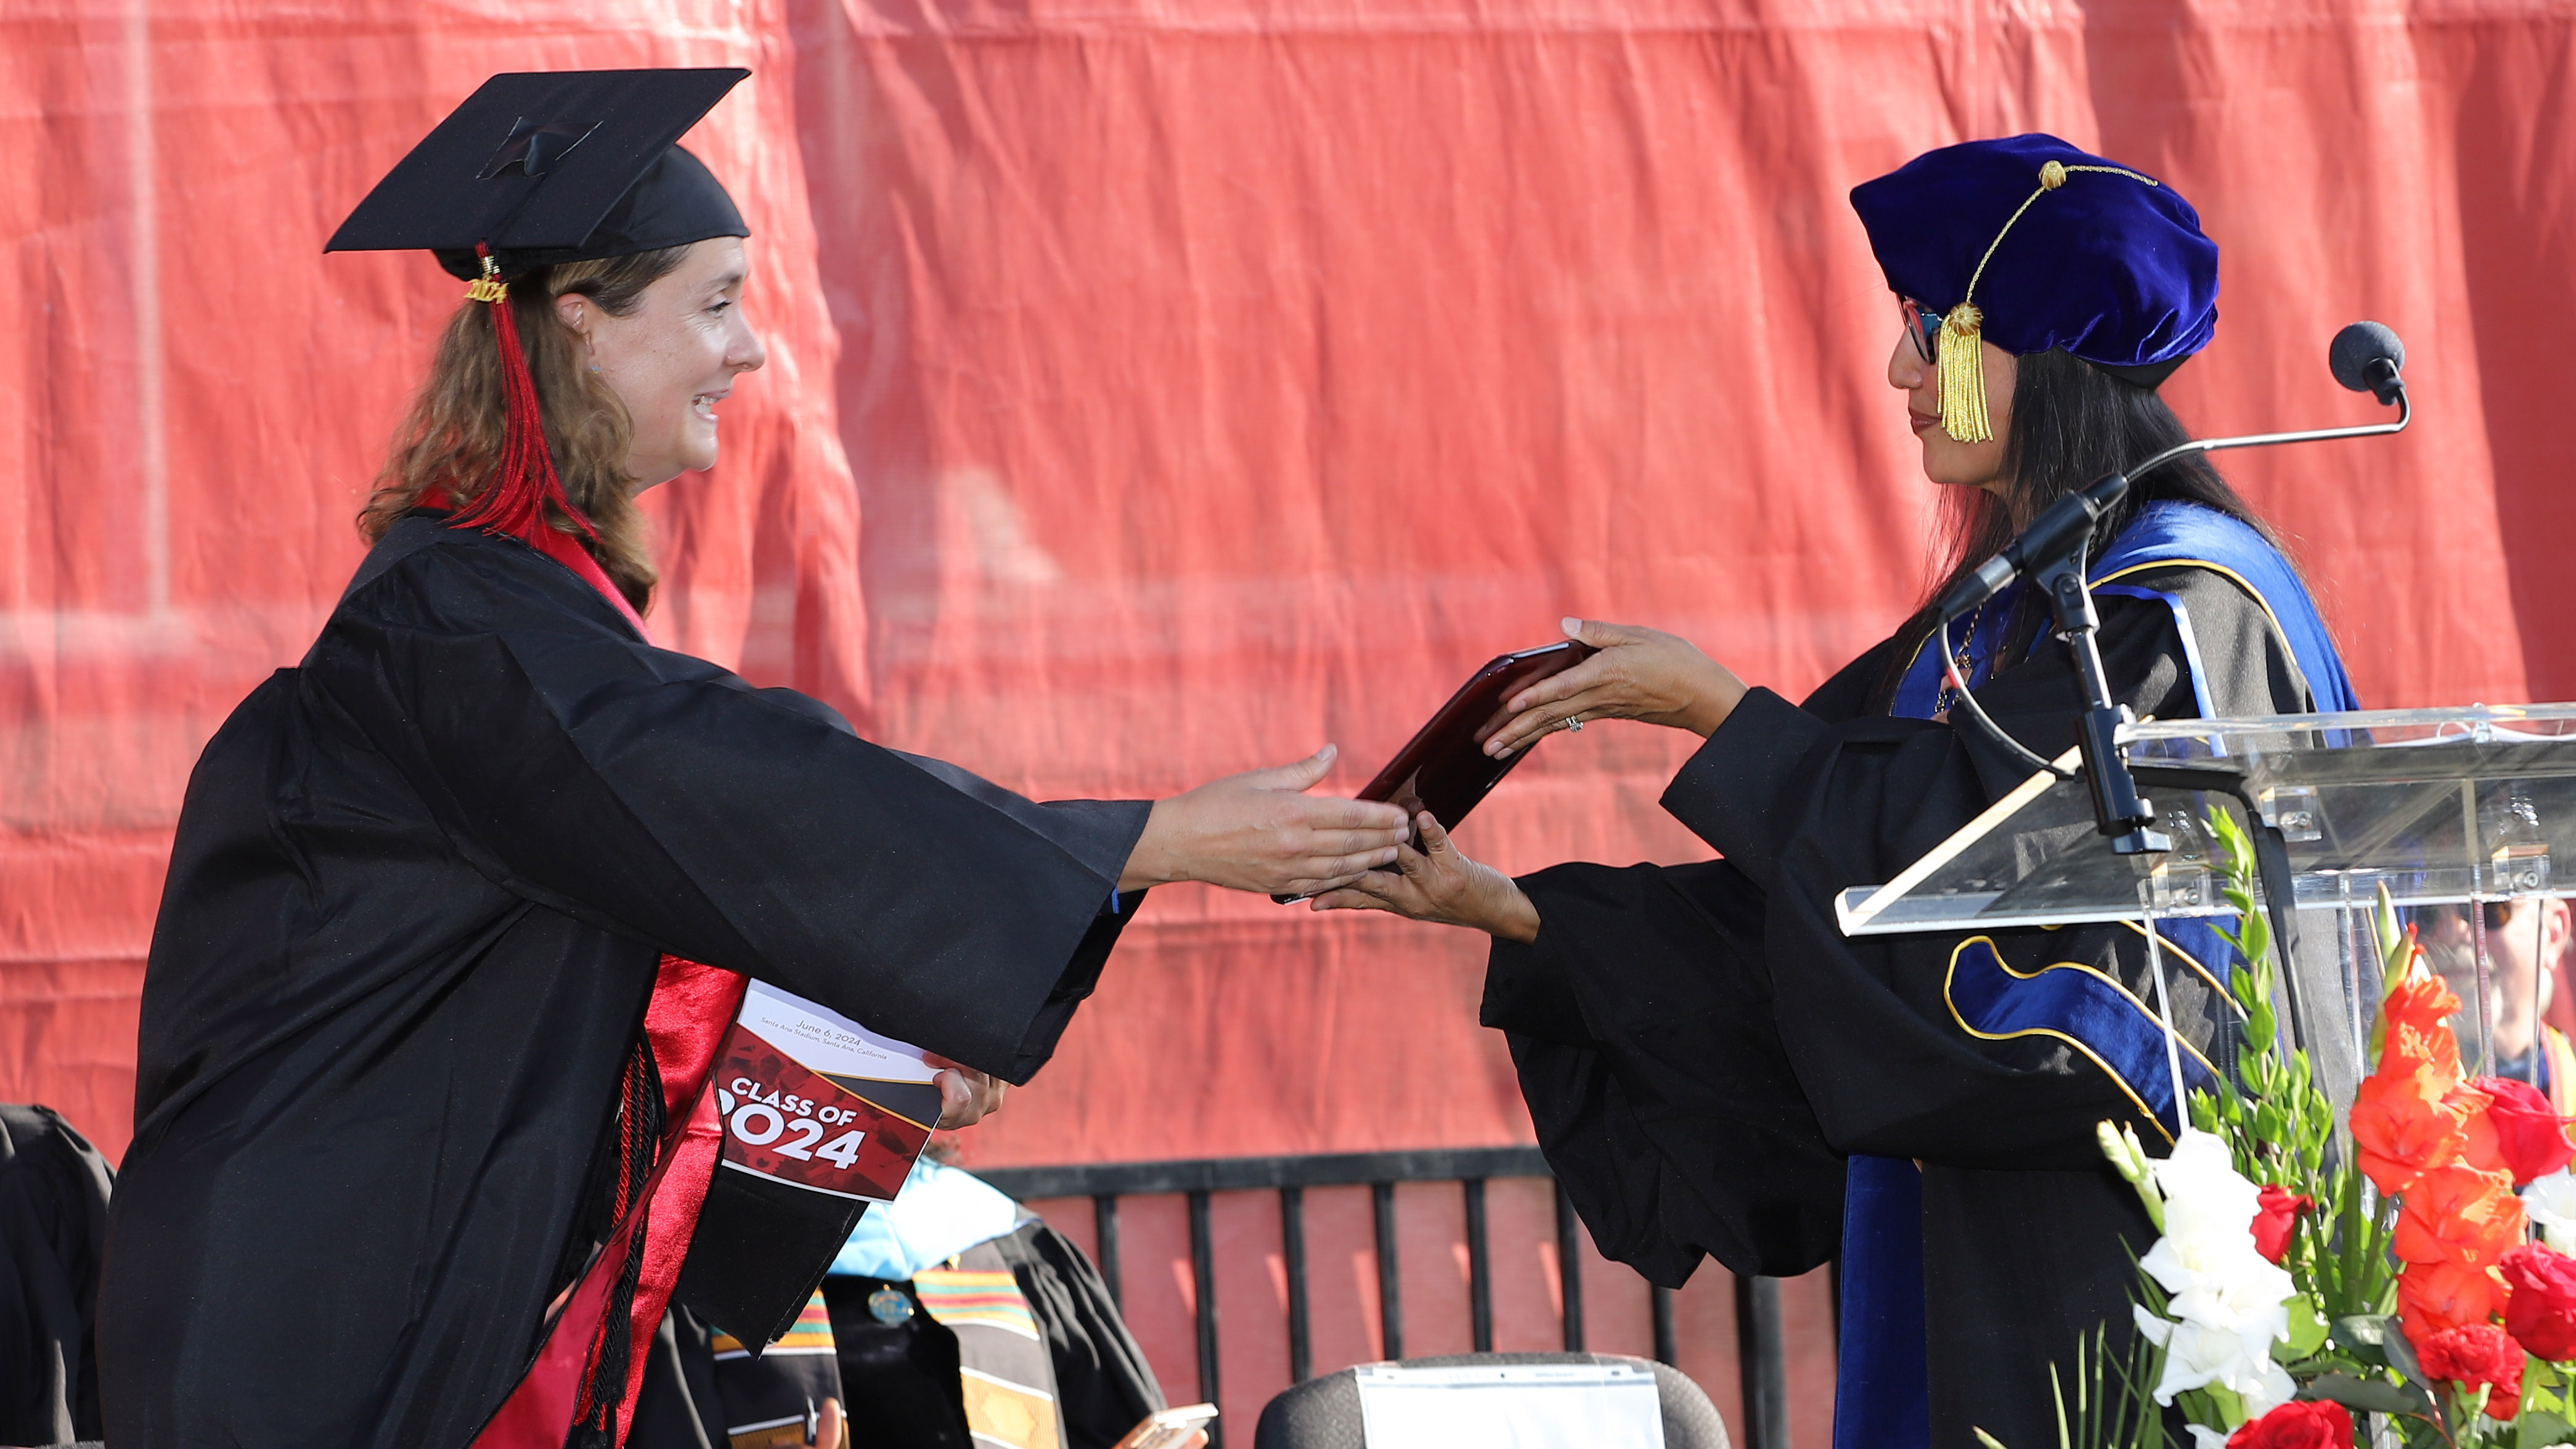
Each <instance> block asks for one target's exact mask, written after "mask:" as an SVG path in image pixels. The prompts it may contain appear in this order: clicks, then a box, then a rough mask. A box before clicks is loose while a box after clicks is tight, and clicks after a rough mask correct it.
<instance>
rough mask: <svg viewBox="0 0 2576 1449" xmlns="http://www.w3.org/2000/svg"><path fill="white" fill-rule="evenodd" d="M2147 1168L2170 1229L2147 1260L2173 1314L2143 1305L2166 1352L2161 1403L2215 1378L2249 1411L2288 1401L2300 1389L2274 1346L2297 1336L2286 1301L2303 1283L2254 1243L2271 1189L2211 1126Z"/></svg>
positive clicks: (2187, 1135) (2146, 1329) (2141, 1323)
mask: <svg viewBox="0 0 2576 1449" xmlns="http://www.w3.org/2000/svg"><path fill="white" fill-rule="evenodd" d="M2148 1171H2149V1172H2150V1173H2152V1174H2153V1175H2154V1178H2155V1184H2156V1190H2157V1193H2158V1194H2159V1195H2160V1196H2162V1197H2163V1199H2164V1204H2165V1235H2164V1236H2163V1237H2161V1238H2159V1239H2157V1240H2156V1245H2155V1246H2154V1247H2153V1248H2150V1249H2148V1250H2147V1255H2146V1256H2145V1257H2143V1258H2141V1259H2139V1260H2138V1266H2140V1267H2142V1268H2144V1269H2146V1270H2147V1272H2148V1273H2149V1274H2150V1275H2152V1276H2153V1277H2154V1278H2155V1280H2156V1281H2157V1282H2158V1283H2160V1284H2162V1285H2163V1286H2164V1289H2165V1291H2166V1293H2167V1294H2169V1295H2170V1299H2169V1301H2168V1302H2167V1304H2166V1307H2165V1311H2166V1312H2168V1313H2170V1314H2172V1315H2173V1317H2172V1318H2171V1319H2165V1318H2158V1317H2157V1316H2155V1315H2154V1314H2152V1313H2149V1312H2147V1311H2146V1310H2145V1309H2144V1308H2139V1309H2137V1310H2136V1314H2137V1320H2138V1331H2139V1332H2140V1333H2142V1334H2144V1335H2145V1336H2146V1339H2147V1341H2148V1342H2150V1343H2154V1344H2158V1345H2160V1346H2162V1347H2163V1348H2164V1349H2165V1371H2164V1376H2163V1377H2162V1379H2160V1380H2159V1381H2158V1382H2157V1384H2156V1402H2157V1403H2160V1404H2170V1403H2172V1402H2173V1401H2174V1396H2175V1395H2176V1394H2179V1393H2182V1392H2184V1391H2185V1390H2188V1389H2196V1388H2201V1387H2203V1386H2205V1385H2209V1384H2216V1385H2217V1386H2219V1387H2220V1388H2224V1389H2227V1390H2230V1391H2231V1392H2233V1393H2236V1394H2238V1395H2239V1396H2241V1397H2242V1398H2243V1399H2244V1401H2245V1408H2246V1411H2247V1412H2248V1413H2250V1414H2261V1413H2264V1412H2266V1411H2268V1410H2270V1409H2272V1408H2273V1407H2275V1406H2277V1405H2280V1404H2284V1403H2287V1402H2289V1400H2290V1398H2291V1396H2292V1395H2294V1394H2296V1393H2297V1392H2298V1386H2297V1385H2296V1384H2295V1383H2293V1382H2291V1379H2290V1376H2289V1375H2288V1374H2287V1373H2284V1372H2282V1370H2281V1366H2280V1365H2279V1364H2277V1363H2275V1362H2273V1360H2272V1345H2273V1344H2274V1343H2275V1342H2278V1341H2279V1340H2281V1339H2283V1338H2286V1337H2288V1336H2289V1332H2290V1309H2289V1305H2288V1302H2287V1300H2288V1299H2289V1298H2290V1297H2292V1296H2293V1295H2294V1294H2295V1293H2296V1291H2297V1289H2296V1287H2295V1285H2294V1284H2293V1283H2292V1281H2291V1278H2290V1275H2289V1273H2288V1272H2286V1271H2285V1270H2283V1269H2282V1268H2281V1267H2280V1266H2279V1265H2277V1264H2275V1263H2273V1262H2271V1261H2270V1260H2268V1259H2266V1258H2265V1257H2264V1256H2263V1254H2262V1253H2261V1252H2260V1251H2259V1250H2258V1249H2256V1248H2255V1246H2254V1216H2255V1212H2256V1210H2257V1207H2258V1205H2259V1203H2260V1201H2261V1197H2262V1190H2261V1189H2260V1188H2258V1187H2256V1186H2255V1185H2254V1184H2253V1183H2251V1182H2249V1181H2247V1180H2246V1179H2245V1177H2244V1175H2243V1174H2241V1173H2239V1172H2238V1171H2237V1170H2236V1168H2235V1165H2234V1164H2233V1162H2231V1161H2230V1159H2229V1156H2228V1151H2227V1144H2226V1143H2225V1142H2223V1141H2221V1140H2220V1139H2218V1138H2217V1137H2214V1136H2212V1135H2210V1134H2209V1133H2206V1132H2200V1131H2186V1132H2184V1133H2183V1135H2182V1140H2181V1141H2180V1142H2177V1143H2176V1144H2175V1145H2174V1150H2173V1155H2172V1156H2171V1157H2168V1158H2166V1159H2165V1160H2163V1161H2161V1162H2156V1163H2152V1164H2150V1165H2149V1167H2148Z"/></svg>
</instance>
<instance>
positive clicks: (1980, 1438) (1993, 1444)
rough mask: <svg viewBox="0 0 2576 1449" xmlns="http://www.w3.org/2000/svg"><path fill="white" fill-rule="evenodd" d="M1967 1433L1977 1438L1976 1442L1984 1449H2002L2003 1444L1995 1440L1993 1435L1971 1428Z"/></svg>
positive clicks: (1999, 1440)
mask: <svg viewBox="0 0 2576 1449" xmlns="http://www.w3.org/2000/svg"><path fill="white" fill-rule="evenodd" d="M1969 1432H1971V1433H1973V1434H1975V1435H1976V1436H1977V1442H1978V1443H1980V1444H1982V1445H1984V1446H1985V1449H2004V1442H2003V1441H2002V1440H2001V1439H1998V1438H1996V1437H1995V1436H1994V1435H1992V1434H1989V1433H1987V1432H1986V1431H1985V1430H1983V1429H1975V1428H1972V1429H1971V1430H1970V1431H1969Z"/></svg>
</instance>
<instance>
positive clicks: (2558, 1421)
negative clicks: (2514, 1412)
mask: <svg viewBox="0 0 2576 1449" xmlns="http://www.w3.org/2000/svg"><path fill="white" fill-rule="evenodd" d="M2513 1426H2514V1430H2515V1433H2516V1435H2517V1436H2518V1437H2517V1438H2516V1440H2515V1446H2516V1449H2545V1446H2547V1445H2551V1444H2567V1443H2576V1424H2570V1423H2568V1422H2567V1421H2566V1420H2565V1419H2562V1418H2560V1417H2558V1416H2557V1415H2556V1414H2552V1413H2548V1412H2546V1411H2544V1410H2539V1409H2525V1410H2523V1411H2522V1413H2521V1415H2520V1416H2519V1417H2517V1418H2516V1419H2515V1420H2514V1425H2513Z"/></svg>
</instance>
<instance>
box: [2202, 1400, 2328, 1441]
mask: <svg viewBox="0 0 2576 1449" xmlns="http://www.w3.org/2000/svg"><path fill="white" fill-rule="evenodd" d="M2227 1449H2352V1414H2351V1412H2350V1411H2349V1410H2347V1409H2345V1408H2344V1406H2343V1405H2341V1404H2329V1403H2324V1402H2322V1401H2320V1402H2317V1403H2306V1404H2300V1403H2291V1404H2283V1405H2282V1406H2280V1407H2279V1408H2277V1409H2274V1410H2273V1411H2272V1412H2270V1413H2268V1414H2265V1415H2264V1416H2263V1417H2262V1418H2259V1419H2254V1420H2250V1421H2248V1422H2247V1423H2246V1425H2245V1427H2244V1428H2241V1429H2239V1430H2237V1431H2236V1432H2235V1433H2233V1434H2230V1435H2228V1436H2227Z"/></svg>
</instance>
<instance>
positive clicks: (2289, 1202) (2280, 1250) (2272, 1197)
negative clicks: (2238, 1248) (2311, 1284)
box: [2254, 1182, 2316, 1263]
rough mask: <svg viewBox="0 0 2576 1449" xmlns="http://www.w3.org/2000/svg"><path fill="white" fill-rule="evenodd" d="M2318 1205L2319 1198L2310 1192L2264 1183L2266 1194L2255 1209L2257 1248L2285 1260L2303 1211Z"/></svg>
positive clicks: (2261, 1251) (2255, 1240) (2273, 1258)
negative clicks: (2292, 1190)
mask: <svg viewBox="0 0 2576 1449" xmlns="http://www.w3.org/2000/svg"><path fill="white" fill-rule="evenodd" d="M2315 1206H2316V1201H2315V1199H2313V1198H2310V1197H2309V1196H2308V1195H2307V1194H2306V1193H2303V1192H2301V1193H2293V1192H2291V1191H2290V1190H2289V1189H2288V1188H2286V1187H2280V1186H2276V1185H2274V1184H2272V1183H2268V1182H2267V1183H2265V1184H2263V1196H2262V1198H2261V1200H2260V1201H2259V1202H2258V1203H2257V1204H2256V1205H2255V1209H2254V1251H2256V1252H2258V1253H2261V1254H2262V1255H2263V1256H2264V1257H2266V1258H2269V1259H2270V1260H2272V1261H2273V1262H2275V1263H2277V1262H2279V1261H2281V1259H2282V1258H2283V1257H2284V1256H2286V1255H2287V1254H2288V1253H2289V1251H2290V1233H2291V1230H2293V1229H2295V1228H2296V1227H2298V1225H2299V1214H2301V1213H2303V1212H2306V1211H2307V1210H2308V1209H2310V1208H2312V1207H2315Z"/></svg>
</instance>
